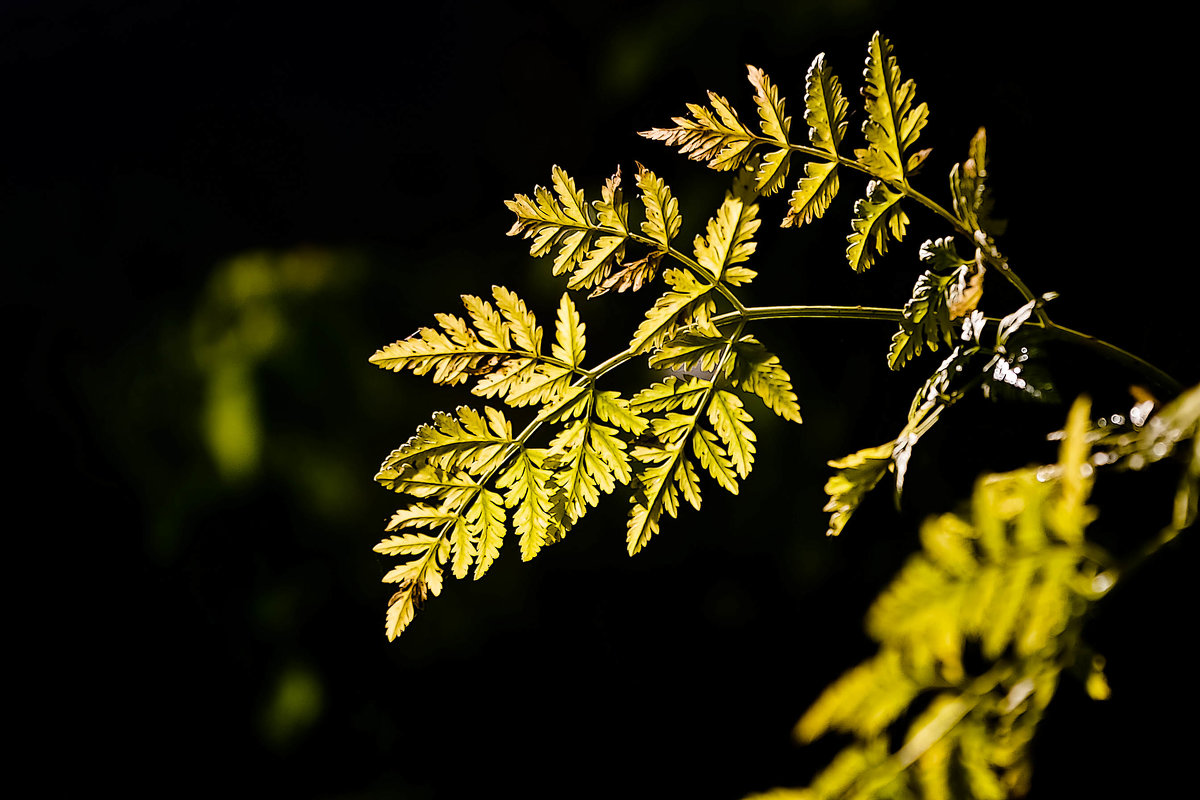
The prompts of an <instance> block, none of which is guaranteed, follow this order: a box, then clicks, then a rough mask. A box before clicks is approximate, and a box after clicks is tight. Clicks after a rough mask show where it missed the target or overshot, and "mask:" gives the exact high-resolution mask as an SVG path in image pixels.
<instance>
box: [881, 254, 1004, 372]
mask: <svg viewBox="0 0 1200 800" xmlns="http://www.w3.org/2000/svg"><path fill="white" fill-rule="evenodd" d="M920 258H921V260H922V261H924V262H926V263H928V264H930V265H931V266H932V267H933V269H932V270H926V271H925V272H924V273H922V275H921V276H920V277H919V278H917V282H916V285H915V286H913V294H912V297H911V298H909V300H908V302H907V303H905V305H904V319H903V320H902V321H901V322H900V330H898V331H897V332H896V333H895V334H894V335H893V336H892V344H891V347H890V348H889V350H888V366H889V367H890V368H891V369H893V370H897V369H900V367H902V366H904V365H905V364H906V363H908V362H909V361H910V360H912V359H913V358H915V357H916V356H919V355H921V352H922V350H923V349H924V348H926V347H927V348H929V349H930V350H934V351H936V350H937V349H938V347H939V346H940V345H942V344H946V345H952V344H953V343H954V340H955V331H954V325H953V323H952V320H953V319H955V318H956V317H959V316H962V314H963V313H965V312H966V311H969V310H971V309H972V308H974V306H975V305H976V304H978V302H979V295H980V292H981V291H982V289H981V288H980V286H981V284H975V283H973V282H972V283H968V277H969V276H970V275H971V273H972V271H973V270H974V269H975V266H976V265H975V262H974V261H967V260H966V259H963V258H961V257H960V256H959V255H958V252H957V251H956V250H955V247H954V241H953V240H952V239H949V238H946V239H938V240H937V241H936V242H934V241H926V242H925V243H924V244H923V245H921V255H920ZM975 274H977V275H981V274H982V273H981V272H976V273H975Z"/></svg>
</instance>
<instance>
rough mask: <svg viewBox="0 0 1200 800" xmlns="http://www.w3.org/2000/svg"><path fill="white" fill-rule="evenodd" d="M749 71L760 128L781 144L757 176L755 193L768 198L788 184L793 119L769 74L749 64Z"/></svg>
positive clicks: (763, 162) (761, 165) (770, 154)
mask: <svg viewBox="0 0 1200 800" xmlns="http://www.w3.org/2000/svg"><path fill="white" fill-rule="evenodd" d="M746 70H747V72H748V73H749V79H750V85H752V86H753V87H754V102H755V104H756V105H757V106H758V116H759V120H760V122H759V126H760V128H761V129H762V133H763V136H764V137H766V138H767V139H770V140H771V141H772V142H774V143H775V144H778V145H779V149H776V150H771V151H770V152H768V153H767V154H766V155H765V156H764V157H763V159H762V162H761V163H760V164H759V166H758V169H757V170H756V173H755V190H756V192H757V193H758V194H761V195H764V196H767V195H772V194H774V193H775V192H777V191H779V190H780V189H782V188H783V185H784V183H786V182H787V175H788V165H789V162H790V160H791V154H792V151H791V149H790V147H789V139H788V135H789V133H790V130H791V123H792V120H791V117H789V116H787V114H786V112H785V110H784V100H783V98H782V97H780V96H779V88H778V87H776V86H775V85H774V84H772V83H771V79H770V78H769V77H767V74H766V73H765V72H763V71H762V70H761V69H759V68H758V67H753V66H749V65H747V67H746Z"/></svg>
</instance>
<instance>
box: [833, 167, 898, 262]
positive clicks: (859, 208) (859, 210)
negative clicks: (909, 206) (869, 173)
mask: <svg viewBox="0 0 1200 800" xmlns="http://www.w3.org/2000/svg"><path fill="white" fill-rule="evenodd" d="M901 197H903V195H901V194H899V193H897V192H894V191H892V189H891V187H890V186H888V185H887V184H886V183H883V182H882V181H871V182H870V183H869V184H867V196H866V197H865V198H863V199H860V200H858V201H857V202H855V204H854V219H853V220H851V221H850V226H851V228H853V232H852V233H851V234H850V235H849V236H848V237H846V241H847V242H849V246H848V247H847V248H846V258H847V260H849V262H850V266H851V267H853V268H854V271H855V272H866V271H867V270H868V269H870V268H871V266H872V264H874V263H875V257H876V256H877V255H884V254H886V253H887V244H888V235H889V233H890V234H891V237H892V238H894V239H895V240H896V241H898V242H899V241H901V240H902V239H903V238H904V231H905V226H906V225H908V215H907V214H905V213H904V210H903V209H901V208H900V205H899V203H900V198H901Z"/></svg>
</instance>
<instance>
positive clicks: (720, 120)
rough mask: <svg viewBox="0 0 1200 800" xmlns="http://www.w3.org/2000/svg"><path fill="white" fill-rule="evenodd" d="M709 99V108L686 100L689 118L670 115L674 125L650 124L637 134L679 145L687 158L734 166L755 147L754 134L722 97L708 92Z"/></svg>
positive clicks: (723, 167) (715, 166)
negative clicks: (666, 126) (651, 127)
mask: <svg viewBox="0 0 1200 800" xmlns="http://www.w3.org/2000/svg"><path fill="white" fill-rule="evenodd" d="M708 100H709V103H710V104H711V105H712V108H711V109H709V108H705V107H704V106H701V105H697V104H695V103H688V105H687V108H688V111H689V112H691V115H692V116H691V118H690V119H689V118H688V117H672V118H671V121H672V122H674V123H675V127H674V128H653V129H651V130H648V131H642V132H641V133H640V134H639V135H641V136H644V137H646V138H647V139H653V140H656V141H660V142H663V143H664V144H666V145H667V146H668V147H678V148H679V152H681V153H683V154H684V155H686V156H687V157H688V158H690V159H692V160H693V161H704V162H707V164H708V166H709V167H711V168H712V169H716V170H731V169H737V168H738V167H740V166H742V165H743V164H745V163H746V160H747V159H748V158H749V157H750V155H751V153H752V151H753V150H754V146H755V143H756V142H755V135H754V133H752V132H751V131H750V129H749V128H747V127H746V126H745V125H743V124H742V121H741V120H740V119H739V118H738V115H737V111H736V110H734V108H733V106H731V105H730V104H729V101H728V100H726V99H725V98H724V97H721V96H720V95H719V94H716V93H715V92H709V93H708Z"/></svg>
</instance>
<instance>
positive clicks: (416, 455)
mask: <svg viewBox="0 0 1200 800" xmlns="http://www.w3.org/2000/svg"><path fill="white" fill-rule="evenodd" d="M455 414H456V415H457V418H455V416H451V415H450V414H447V413H445V412H444V411H438V412H436V413H435V414H434V415H433V424H432V425H422V426H421V427H420V428H418V429H417V432H416V434H414V435H413V436H412V438H410V439H409V440H408V441H407V442H405V443H404V444H402V445H400V447H399V448H397V449H396V450H393V451H392V453H391V455H389V456H388V457H387V459H386V460H385V461H384V462H383V467H384V468H385V469H386V468H389V467H392V468H395V467H399V466H401V465H410V464H411V465H413V466H417V467H419V466H421V465H422V464H424V463H426V462H428V463H429V464H432V465H433V466H435V467H437V468H438V469H441V470H445V471H453V470H457V469H463V470H466V471H467V472H469V473H471V474H472V475H478V474H480V473H483V472H486V471H487V470H488V469H489V468H490V467H492V466H493V465H494V464H496V463H497V462H498V461H499V460H500V459H501V458H503V456H504V455H505V454H506V453H507V451H508V447H509V445H511V444H512V442H513V440H512V432H511V430H505V429H504V428H503V427H500V425H499V424H498V423H499V422H503V419H504V418H503V415H501V414H500V412H498V411H496V410H495V409H487V416H488V420H487V421H485V420H484V418H483V417H482V416H480V415H479V413H478V412H476V411H474V410H472V409H470V408H467V407H466V406H459V407H458V409H456V411H455Z"/></svg>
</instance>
